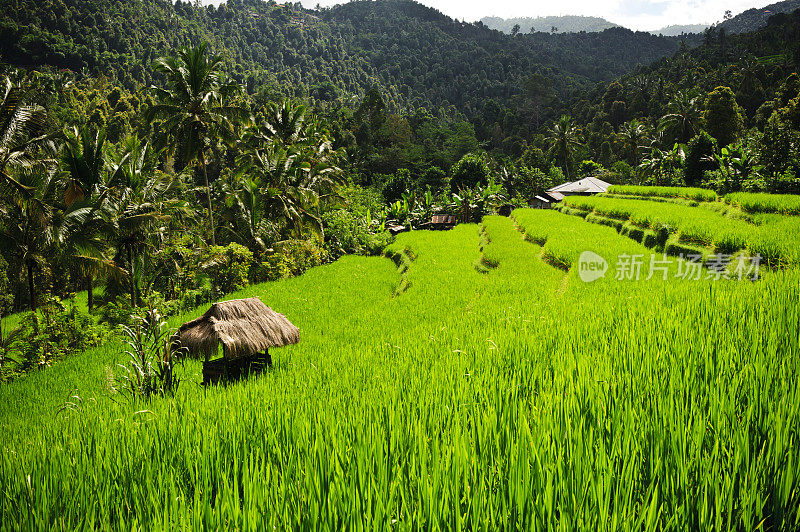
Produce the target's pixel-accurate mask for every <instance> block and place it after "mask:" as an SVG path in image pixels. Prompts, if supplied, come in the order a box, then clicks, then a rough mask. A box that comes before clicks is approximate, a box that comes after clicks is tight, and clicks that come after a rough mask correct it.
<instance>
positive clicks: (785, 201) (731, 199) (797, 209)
mask: <svg viewBox="0 0 800 532" xmlns="http://www.w3.org/2000/svg"><path fill="white" fill-rule="evenodd" d="M725 202H726V203H729V204H731V205H735V206H737V207H739V208H740V209H742V210H743V211H745V212H748V213H753V214H755V213H776V214H787V215H798V214H800V196H793V195H789V194H757V193H749V192H735V193H732V194H728V195H726V196H725Z"/></svg>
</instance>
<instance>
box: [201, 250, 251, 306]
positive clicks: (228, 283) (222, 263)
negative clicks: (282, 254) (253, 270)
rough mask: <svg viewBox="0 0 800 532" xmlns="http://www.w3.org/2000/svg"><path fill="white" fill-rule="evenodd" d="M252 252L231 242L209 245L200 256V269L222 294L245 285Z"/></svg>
mask: <svg viewBox="0 0 800 532" xmlns="http://www.w3.org/2000/svg"><path fill="white" fill-rule="evenodd" d="M252 263H253V252H252V251H250V250H249V249H247V248H246V247H244V246H243V245H241V244H237V243H235V242H231V243H230V244H228V245H227V246H225V247H222V246H211V247H209V248H208V250H207V251H206V252H205V253H203V256H202V258H201V264H202V265H201V266H200V269H201V271H202V272H203V273H204V274H205V275H207V276H208V278H209V280H210V281H211V285H212V287H213V289H215V290H217V291H219V292H220V293H223V294H229V293H231V292H235V291H237V290H241V289H242V288H244V287H245V286H247V281H248V273H249V272H250V266H251V265H252Z"/></svg>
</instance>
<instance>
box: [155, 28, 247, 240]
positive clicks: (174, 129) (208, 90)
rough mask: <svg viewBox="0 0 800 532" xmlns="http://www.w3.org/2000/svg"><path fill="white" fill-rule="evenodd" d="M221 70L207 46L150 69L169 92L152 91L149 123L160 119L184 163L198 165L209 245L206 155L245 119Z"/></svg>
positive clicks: (230, 136) (164, 59) (235, 88)
mask: <svg viewBox="0 0 800 532" xmlns="http://www.w3.org/2000/svg"><path fill="white" fill-rule="evenodd" d="M221 65H222V56H221V55H215V54H211V53H210V51H209V49H208V43H203V44H201V45H200V46H198V47H196V48H185V49H183V50H181V51H180V52H179V53H178V56H177V57H162V58H160V59H157V60H156V62H155V64H154V67H155V68H156V69H157V70H159V71H161V72H163V73H164V74H166V76H167V88H166V89H164V88H158V87H151V90H152V91H153V93H154V95H155V97H156V100H157V102H158V103H157V104H156V105H154V106H153V107H152V108H151V109H150V110H149V113H148V116H149V118H150V119H152V118H163V119H164V124H163V127H164V129H165V131H166V132H167V134H168V135H169V137H170V139H171V143H172V144H173V145H174V146H175V147H176V148H177V149H178V152H179V154H180V156H181V159H182V161H183V162H185V163H187V164H188V163H190V162H193V161H197V162H198V163H199V164H200V165H201V167H202V169H203V179H204V181H205V188H206V197H207V199H208V222H209V226H210V229H211V242H212V244H214V243H215V242H216V240H215V236H214V217H213V212H212V211H213V209H212V205H211V190H210V188H209V185H208V170H207V160H206V154H207V152H208V150H209V148H210V147H211V146H212V145H214V144H215V140H217V139H220V140H222V141H223V142H226V143H228V144H232V143H233V141H234V140H235V127H236V125H237V124H238V123H242V122H246V121H247V120H248V113H247V111H246V110H245V109H243V108H241V107H238V106H236V105H233V104H231V98H232V96H234V95H235V94H236V93H238V92H239V91H240V87H239V86H238V85H237V84H235V83H228V82H227V80H226V79H225V77H224V76H223V74H222V72H221V71H220V67H221Z"/></svg>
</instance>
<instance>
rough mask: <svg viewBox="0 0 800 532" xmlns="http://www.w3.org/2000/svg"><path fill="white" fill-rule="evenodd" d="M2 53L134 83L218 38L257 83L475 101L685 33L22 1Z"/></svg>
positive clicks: (269, 9) (392, 15)
mask: <svg viewBox="0 0 800 532" xmlns="http://www.w3.org/2000/svg"><path fill="white" fill-rule="evenodd" d="M0 30H1V31H2V37H0V55H1V56H2V58H3V60H5V61H7V62H10V63H12V64H15V65H22V66H39V65H52V66H54V67H57V68H66V69H70V70H73V71H76V72H80V71H83V70H86V72H87V73H89V74H92V75H100V74H102V75H104V76H108V77H110V78H112V79H117V80H119V82H120V83H122V84H123V85H124V86H126V87H128V88H134V87H136V86H138V85H140V84H151V83H152V82H153V79H154V76H157V74H154V73H153V72H152V71H151V70H150V69H149V68H148V67H149V65H150V63H151V62H152V60H153V59H155V58H156V57H158V56H159V55H162V54H165V53H168V52H170V51H172V50H175V49H177V48H179V47H181V46H185V45H187V44H189V43H197V42H200V41H203V40H207V41H209V42H211V43H212V44H213V45H215V48H217V49H220V50H224V53H225V55H226V57H227V58H228V59H229V61H228V69H229V71H230V73H231V74H232V76H233V78H234V79H236V80H237V81H239V82H241V83H243V84H245V86H246V89H247V91H248V92H249V93H258V92H262V93H264V94H263V96H265V97H268V96H269V93H278V94H286V95H290V96H308V97H311V98H314V99H315V100H317V101H327V100H333V99H336V98H338V97H343V98H344V99H345V100H347V98H349V97H353V96H355V97H361V96H363V95H364V94H365V93H366V91H367V90H368V89H369V88H370V87H372V86H373V85H375V86H377V88H378V89H379V91H380V92H381V93H382V94H383V95H384V97H385V98H387V105H388V106H389V107H390V108H399V107H405V108H408V107H416V106H428V107H449V106H455V107H456V108H457V110H458V111H461V112H466V113H468V112H470V110H472V109H474V108H475V107H476V106H477V105H478V104H479V103H481V102H483V101H484V100H485V99H486V98H496V99H498V100H500V101H504V102H509V101H510V98H511V97H512V96H513V95H514V94H517V93H518V92H520V90H521V88H522V85H523V83H524V81H525V80H526V79H528V77H529V76H530V75H531V74H533V73H537V72H538V73H540V74H543V75H546V76H547V77H549V78H550V79H552V80H553V83H554V90H555V91H556V93H557V94H559V95H560V96H561V97H565V96H567V95H569V94H572V93H574V92H575V91H577V90H581V89H584V88H587V87H590V86H592V85H593V84H594V83H596V82H598V81H609V80H611V79H613V78H614V77H617V76H620V75H622V74H624V73H626V72H628V71H630V70H631V69H632V68H634V67H635V66H636V65H645V64H649V63H651V62H652V61H654V60H656V59H658V58H661V57H663V56H665V55H670V54H672V53H674V52H675V51H676V50H677V49H678V46H679V42H678V41H677V40H676V39H668V38H660V37H655V36H652V35H649V34H647V33H634V32H630V31H628V30H623V29H614V30H609V31H606V32H602V33H597V34H582V35H548V34H538V35H525V36H520V37H519V38H512V37H510V36H506V35H503V34H502V33H500V32H496V31H492V30H490V29H488V28H486V27H484V26H483V25H481V24H478V25H472V24H464V23H460V22H458V21H454V20H452V19H450V18H448V17H446V16H444V15H442V14H441V13H439V12H438V11H436V10H434V9H431V8H427V7H424V6H422V5H420V4H417V3H415V2H410V1H396V0H383V1H379V2H353V3H350V4H345V5H341V6H337V7H334V8H332V9H326V10H322V11H310V10H304V9H302V7H301V6H300V5H299V4H297V5H290V4H276V3H275V2H262V1H261V0H231V1H230V2H227V3H226V4H222V5H220V6H219V7H218V8H215V7H214V6H207V7H197V6H195V5H194V4H190V3H184V2H180V0H179V1H178V2H176V3H175V4H172V3H171V2H166V1H163V0H138V1H136V2H128V1H121V0H112V1H105V0H103V1H100V0H44V1H42V2H38V1H34V0H21V1H19V2H16V3H14V5H11V6H8V9H6V10H4V12H3V13H2V15H0Z"/></svg>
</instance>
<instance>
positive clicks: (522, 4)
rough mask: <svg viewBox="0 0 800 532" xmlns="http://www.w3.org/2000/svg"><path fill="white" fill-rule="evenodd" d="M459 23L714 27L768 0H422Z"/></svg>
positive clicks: (324, 1)
mask: <svg viewBox="0 0 800 532" xmlns="http://www.w3.org/2000/svg"><path fill="white" fill-rule="evenodd" d="M302 1H303V5H304V6H305V7H307V8H313V7H315V6H316V5H317V4H319V5H322V6H330V5H333V4H337V3H342V2H341V1H338V0H302ZM421 1H422V3H423V4H425V5H428V6H431V7H434V8H436V9H438V10H439V11H441V12H443V13H444V14H446V15H448V16H451V17H453V18H457V19H459V20H468V21H475V20H479V19H481V18H483V17H486V16H498V17H504V18H509V17H537V16H548V15H585V16H595V17H603V18H605V19H607V20H610V21H611V22H614V23H617V24H621V25H623V26H626V27H629V28H631V29H636V30H652V29H657V28H661V27H664V26H667V25H670V24H710V23H713V22H718V21H720V20H722V16H723V14H724V13H725V11H726V10H728V9H730V10H731V11H732V12H733V14H734V15H736V14H738V13H741V12H742V11H745V10H746V9H750V8H751V7H761V6H762V5H765V4H766V2H765V1H764V0H762V1H760V2H758V3H757V4H755V5H754V0H688V1H686V0H683V1H682V0H644V1H636V0H560V1H559V2H557V3H556V2H552V1H541V0H534V1H527V2H526V1H522V0H492V2H487V1H485V0H421ZM756 1H757V0H756ZM770 1H772V0H770Z"/></svg>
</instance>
